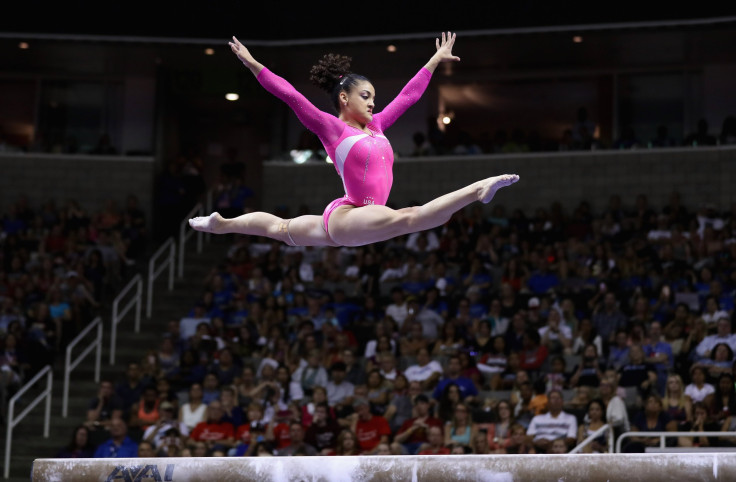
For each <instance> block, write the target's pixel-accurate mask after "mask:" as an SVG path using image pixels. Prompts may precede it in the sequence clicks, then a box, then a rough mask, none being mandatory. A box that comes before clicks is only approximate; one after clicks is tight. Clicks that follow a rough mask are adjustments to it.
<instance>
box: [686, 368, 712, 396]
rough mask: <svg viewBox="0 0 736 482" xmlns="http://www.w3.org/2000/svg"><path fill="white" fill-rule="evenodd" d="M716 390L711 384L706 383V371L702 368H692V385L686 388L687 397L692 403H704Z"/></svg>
mask: <svg viewBox="0 0 736 482" xmlns="http://www.w3.org/2000/svg"><path fill="white" fill-rule="evenodd" d="M715 391H716V389H715V388H714V387H713V385H711V384H710V383H706V369H705V367H702V366H693V367H692V368H690V384H689V385H688V386H686V387H685V396H687V397H689V398H690V401H691V402H692V403H697V402H702V401H704V400H705V397H707V396H708V395H710V394H712V393H713V392H715Z"/></svg>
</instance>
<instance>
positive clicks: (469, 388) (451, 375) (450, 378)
mask: <svg viewBox="0 0 736 482" xmlns="http://www.w3.org/2000/svg"><path fill="white" fill-rule="evenodd" d="M461 370H462V364H461V362H460V357H459V356H457V355H454V356H451V357H450V358H449V359H448V360H447V368H446V370H445V377H444V378H442V379H441V380H440V381H439V382H438V383H437V386H436V387H435V389H434V392H433V393H432V396H433V397H434V398H435V399H436V400H439V399H440V396H441V395H442V393H443V391H444V389H445V387H446V386H447V385H449V384H450V383H452V384H454V385H457V387H458V388H459V390H460V399H461V400H463V401H465V402H466V403H473V402H474V401H475V398H476V397H477V396H478V389H477V387H476V386H475V383H473V381H472V380H471V379H469V378H466V377H463V376H462V375H461Z"/></svg>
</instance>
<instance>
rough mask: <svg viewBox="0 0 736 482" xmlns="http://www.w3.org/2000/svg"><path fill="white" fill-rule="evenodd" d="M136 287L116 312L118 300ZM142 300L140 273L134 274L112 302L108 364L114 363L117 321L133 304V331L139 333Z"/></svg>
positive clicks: (119, 320) (120, 319)
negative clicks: (130, 296)
mask: <svg viewBox="0 0 736 482" xmlns="http://www.w3.org/2000/svg"><path fill="white" fill-rule="evenodd" d="M134 286H135V287H136V290H135V296H134V297H133V298H131V299H130V301H128V303H127V304H126V305H125V307H123V309H122V310H120V312H119V313H118V306H119V305H120V302H121V301H122V299H123V298H124V297H125V295H127V294H128V291H130V290H131V289H132V288H133V287H134ZM142 300H143V278H142V277H141V275H140V274H137V275H135V276H134V277H133V278H132V279H131V280H130V281H129V282H128V284H127V285H125V288H123V289H122V291H120V294H119V295H118V296H117V298H115V301H113V303H112V323H111V325H112V326H111V331H110V365H114V364H115V346H116V345H117V338H118V323H120V322H121V321H122V320H123V318H124V317H125V315H127V314H128V311H130V309H131V308H132V307H133V305H135V332H136V333H139V332H140V331H141V304H142Z"/></svg>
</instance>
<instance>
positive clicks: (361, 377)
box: [342, 348, 366, 386]
mask: <svg viewBox="0 0 736 482" xmlns="http://www.w3.org/2000/svg"><path fill="white" fill-rule="evenodd" d="M342 359H343V362H345V380H347V381H348V382H350V383H352V384H353V386H358V385H363V384H365V378H366V373H365V370H364V369H363V366H362V365H361V363H360V362H359V361H358V360H357V357H356V356H355V349H354V348H346V349H345V351H344V352H343V354H342Z"/></svg>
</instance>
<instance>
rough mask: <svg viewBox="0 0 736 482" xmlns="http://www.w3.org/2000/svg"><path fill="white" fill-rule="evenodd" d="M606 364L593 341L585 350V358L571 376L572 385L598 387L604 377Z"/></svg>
mask: <svg viewBox="0 0 736 482" xmlns="http://www.w3.org/2000/svg"><path fill="white" fill-rule="evenodd" d="M604 371H605V366H604V365H603V363H601V361H600V357H599V356H598V348H596V346H595V345H594V344H593V343H590V344H588V345H587V346H586V347H585V349H584V350H583V358H582V360H581V362H580V364H578V366H576V367H575V369H574V370H573V375H572V377H571V378H570V386H571V387H581V386H585V387H598V385H600V383H601V379H603V372H604Z"/></svg>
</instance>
